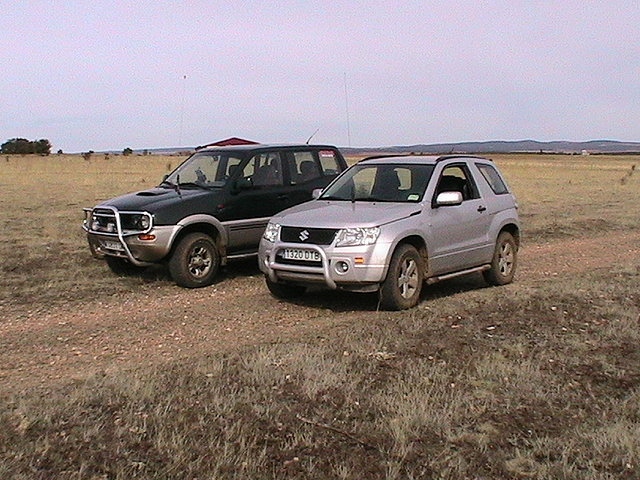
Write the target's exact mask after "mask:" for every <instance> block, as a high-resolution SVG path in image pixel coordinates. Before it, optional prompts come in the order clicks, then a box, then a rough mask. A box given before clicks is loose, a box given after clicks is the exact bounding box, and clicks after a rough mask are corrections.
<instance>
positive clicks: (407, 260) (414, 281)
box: [380, 244, 424, 310]
mask: <svg viewBox="0 0 640 480" xmlns="http://www.w3.org/2000/svg"><path fill="white" fill-rule="evenodd" d="M423 280H424V272H423V268H422V258H421V257H420V254H419V253H418V251H417V250H416V249H415V247H413V246H412V245H408V244H405V245H400V246H399V247H398V248H397V249H396V251H395V252H393V256H392V257H391V263H390V264H389V271H388V272H387V278H385V280H384V282H383V283H382V287H381V288H380V306H381V307H382V308H384V309H385V310H404V309H406V308H411V307H413V306H415V305H416V304H417V303H418V301H419V300H420V292H421V291H422V283H423Z"/></svg>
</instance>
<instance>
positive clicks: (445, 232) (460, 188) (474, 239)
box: [427, 160, 491, 275]
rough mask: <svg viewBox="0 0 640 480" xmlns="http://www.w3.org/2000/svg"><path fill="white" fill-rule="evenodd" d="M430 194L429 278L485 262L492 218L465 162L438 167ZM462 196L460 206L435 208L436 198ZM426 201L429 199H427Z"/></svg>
mask: <svg viewBox="0 0 640 480" xmlns="http://www.w3.org/2000/svg"><path fill="white" fill-rule="evenodd" d="M435 173H436V174H435V175H434V177H433V181H432V184H433V185H435V187H430V189H429V191H428V194H429V193H430V194H431V210H430V212H429V213H430V221H429V224H430V228H429V232H428V237H429V245H430V249H429V257H430V258H429V260H430V270H431V274H432V275H433V274H441V273H447V272H454V271H457V270H462V269H465V268H469V267H474V266H477V265H480V264H482V263H484V262H485V261H486V258H485V257H486V250H487V248H488V245H489V244H490V241H489V227H490V224H491V218H490V216H489V214H488V212H487V204H486V199H485V198H483V197H482V196H481V193H480V190H479V189H478V187H477V183H476V181H475V179H474V177H473V175H472V173H471V169H470V168H469V166H468V165H467V163H466V162H464V161H462V162H461V161H459V160H458V161H456V162H453V163H448V164H443V165H438V167H437V168H436V172H435ZM445 191H455V192H460V193H461V194H462V198H463V201H462V203H461V204H460V205H453V206H436V204H435V200H436V197H437V196H438V194H440V193H442V192H445ZM427 198H429V197H427Z"/></svg>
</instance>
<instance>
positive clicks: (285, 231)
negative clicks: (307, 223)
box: [280, 227, 338, 245]
mask: <svg viewBox="0 0 640 480" xmlns="http://www.w3.org/2000/svg"><path fill="white" fill-rule="evenodd" d="M336 233H338V230H337V229H334V228H305V227H282V228H281V229H280V240H281V241H283V242H289V243H310V244H313V245H331V243H332V242H333V239H334V238H335V236H336Z"/></svg>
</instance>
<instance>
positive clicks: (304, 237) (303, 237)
mask: <svg viewBox="0 0 640 480" xmlns="http://www.w3.org/2000/svg"><path fill="white" fill-rule="evenodd" d="M298 238H299V239H300V241H302V242H305V241H306V240H307V238H309V232H307V231H306V230H302V231H301V232H300V235H298Z"/></svg>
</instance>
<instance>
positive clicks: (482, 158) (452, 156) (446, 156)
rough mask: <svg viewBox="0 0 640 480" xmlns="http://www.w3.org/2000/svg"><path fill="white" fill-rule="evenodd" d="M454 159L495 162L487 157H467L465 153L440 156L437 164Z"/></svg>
mask: <svg viewBox="0 0 640 480" xmlns="http://www.w3.org/2000/svg"><path fill="white" fill-rule="evenodd" d="M452 158H479V159H481V160H488V161H490V162H493V160H492V159H490V158H487V157H481V156H480V155H465V154H464V153H457V154H454V155H440V156H439V157H438V158H436V162H442V161H443V160H450V159H452Z"/></svg>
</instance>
